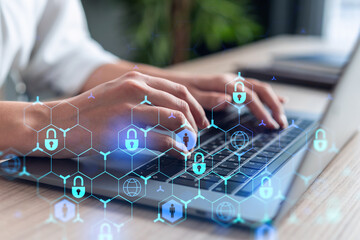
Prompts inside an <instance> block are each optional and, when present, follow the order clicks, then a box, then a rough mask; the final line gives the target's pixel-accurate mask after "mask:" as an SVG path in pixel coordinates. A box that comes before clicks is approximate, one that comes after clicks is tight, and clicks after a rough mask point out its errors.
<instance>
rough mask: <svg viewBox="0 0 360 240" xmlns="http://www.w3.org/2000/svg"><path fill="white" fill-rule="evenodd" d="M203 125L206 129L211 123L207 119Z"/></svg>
mask: <svg viewBox="0 0 360 240" xmlns="http://www.w3.org/2000/svg"><path fill="white" fill-rule="evenodd" d="M203 125H204V126H205V127H208V126H210V122H209V120H208V119H207V118H205V121H204V123H203Z"/></svg>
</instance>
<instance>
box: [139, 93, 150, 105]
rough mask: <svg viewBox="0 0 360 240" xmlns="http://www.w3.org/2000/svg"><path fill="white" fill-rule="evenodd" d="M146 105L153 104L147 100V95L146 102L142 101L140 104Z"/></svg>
mask: <svg viewBox="0 0 360 240" xmlns="http://www.w3.org/2000/svg"><path fill="white" fill-rule="evenodd" d="M144 103H147V104H151V102H150V101H149V100H148V99H147V95H145V98H144V101H142V102H141V103H140V104H144Z"/></svg>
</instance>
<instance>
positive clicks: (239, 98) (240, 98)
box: [233, 82, 246, 104]
mask: <svg viewBox="0 0 360 240" xmlns="http://www.w3.org/2000/svg"><path fill="white" fill-rule="evenodd" d="M239 84H240V85H241V86H242V92H238V91H237V90H238V89H237V88H238V87H237V86H238V85H239ZM233 100H234V102H235V103H238V104H240V103H243V102H245V100H246V92H245V86H244V83H242V82H236V83H235V87H234V92H233Z"/></svg>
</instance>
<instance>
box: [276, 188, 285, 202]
mask: <svg viewBox="0 0 360 240" xmlns="http://www.w3.org/2000/svg"><path fill="white" fill-rule="evenodd" d="M275 199H281V200H285V196H284V195H282V193H281V191H280V190H279V191H278V195H277V196H276V197H275Z"/></svg>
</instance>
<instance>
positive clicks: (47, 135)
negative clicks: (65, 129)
mask: <svg viewBox="0 0 360 240" xmlns="http://www.w3.org/2000/svg"><path fill="white" fill-rule="evenodd" d="M50 131H51V132H53V133H54V138H56V131H55V129H53V128H49V129H48V130H47V131H46V138H49V132H50Z"/></svg>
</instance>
